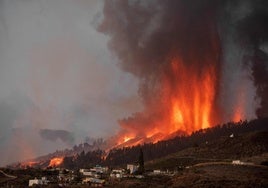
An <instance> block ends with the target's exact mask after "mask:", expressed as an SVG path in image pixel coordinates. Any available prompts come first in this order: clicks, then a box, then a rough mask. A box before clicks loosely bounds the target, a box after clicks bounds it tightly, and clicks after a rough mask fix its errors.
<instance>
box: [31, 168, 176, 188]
mask: <svg viewBox="0 0 268 188" xmlns="http://www.w3.org/2000/svg"><path fill="white" fill-rule="evenodd" d="M139 169H140V166H139V165H138V164H127V166H126V168H108V167H103V166H99V165H96V166H95V167H92V168H87V169H79V170H78V171H74V170H68V169H64V168H51V169H49V171H50V172H52V173H51V174H52V175H47V176H43V177H35V178H34V179H30V180H29V184H28V186H29V187H35V186H37V185H38V186H41V187H42V186H48V185H57V186H59V187H69V186H72V185H89V186H92V187H103V186H109V185H112V184H113V183H115V182H118V181H121V180H122V179H143V178H145V176H157V175H167V176H173V175H175V174H176V173H177V172H176V171H168V170H167V171H162V170H160V169H157V170H153V171H148V172H146V173H141V172H139Z"/></svg>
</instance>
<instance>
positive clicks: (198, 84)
mask: <svg viewBox="0 0 268 188" xmlns="http://www.w3.org/2000/svg"><path fill="white" fill-rule="evenodd" d="M169 72H171V73H172V74H173V75H172V77H173V79H175V80H176V81H178V86H177V87H176V86H175V87H174V86H172V85H170V81H169V80H167V81H165V83H164V85H165V86H164V88H165V89H166V90H167V91H166V93H167V94H168V96H171V100H170V103H171V104H170V106H171V122H170V124H169V125H168V127H169V131H168V132H167V133H172V132H175V131H177V130H181V131H184V132H186V133H187V134H190V133H191V132H193V131H195V130H198V129H204V128H208V127H209V126H210V125H211V122H212V107H213V102H214V99H215V87H216V85H215V84H216V83H217V81H216V76H215V74H216V73H215V67H213V66H208V67H207V68H206V69H204V70H203V72H198V70H196V68H195V67H194V66H191V65H190V66H189V65H188V66H187V65H185V64H184V63H183V61H182V60H180V59H179V58H176V59H173V60H172V62H171V71H169ZM168 76H170V75H168ZM165 79H169V78H165ZM165 79H164V80H165ZM168 96H166V97H168Z"/></svg>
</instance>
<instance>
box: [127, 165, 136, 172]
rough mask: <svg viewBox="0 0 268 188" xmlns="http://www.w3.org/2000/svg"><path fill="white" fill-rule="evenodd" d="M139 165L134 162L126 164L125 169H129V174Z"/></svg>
mask: <svg viewBox="0 0 268 188" xmlns="http://www.w3.org/2000/svg"><path fill="white" fill-rule="evenodd" d="M138 168H139V166H138V165H134V164H127V170H129V171H130V174H133V173H135V172H136V171H137V170H138Z"/></svg>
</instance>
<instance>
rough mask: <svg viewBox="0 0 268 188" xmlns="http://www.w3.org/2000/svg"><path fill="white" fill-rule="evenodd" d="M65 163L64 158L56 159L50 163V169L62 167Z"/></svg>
mask: <svg viewBox="0 0 268 188" xmlns="http://www.w3.org/2000/svg"><path fill="white" fill-rule="evenodd" d="M62 162H63V157H55V158H53V159H51V160H50V162H49V165H48V166H49V167H56V166H59V165H61V163H62Z"/></svg>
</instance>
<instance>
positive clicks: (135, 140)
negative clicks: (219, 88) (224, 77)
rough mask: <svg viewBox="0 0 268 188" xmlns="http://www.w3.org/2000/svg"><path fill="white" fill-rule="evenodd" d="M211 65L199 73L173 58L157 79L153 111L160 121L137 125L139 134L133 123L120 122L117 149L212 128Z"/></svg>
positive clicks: (214, 80) (213, 77) (214, 79)
mask: <svg viewBox="0 0 268 188" xmlns="http://www.w3.org/2000/svg"><path fill="white" fill-rule="evenodd" d="M213 65H214V64H213V63H210V62H208V63H207V65H206V67H205V68H204V69H202V70H201V71H200V70H198V69H196V64H194V63H193V64H186V63H185V62H183V61H182V60H181V59H180V58H178V57H177V58H173V59H172V60H171V61H170V64H169V66H168V67H167V70H166V72H164V74H163V75H161V79H160V80H161V83H160V86H161V98H160V99H159V109H157V110H158V111H160V113H159V114H160V118H159V119H158V121H153V120H152V121H151V120H150V121H151V124H150V125H148V124H147V125H146V126H141V127H140V130H141V131H140V130H138V131H137V128H136V127H137V125H136V124H135V123H134V124H135V125H131V123H130V124H127V123H126V124H124V122H123V123H121V126H122V127H123V128H125V132H123V133H122V134H119V139H118V141H117V146H132V145H137V144H142V143H144V142H153V143H155V142H157V141H159V140H162V139H165V138H168V136H169V135H172V134H177V135H178V134H185V135H187V134H190V133H192V132H193V131H196V130H199V129H205V128H208V127H210V126H211V125H214V122H217V121H218V120H217V116H216V115H215V114H216V107H215V105H214V103H215V97H216V89H215V88H216V84H217V77H216V67H215V66H213ZM174 82H175V84H174ZM153 118H157V117H153ZM127 121H128V120H127ZM133 122H135V118H133ZM133 122H132V123H133ZM148 127H149V128H148ZM139 131H140V132H139Z"/></svg>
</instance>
